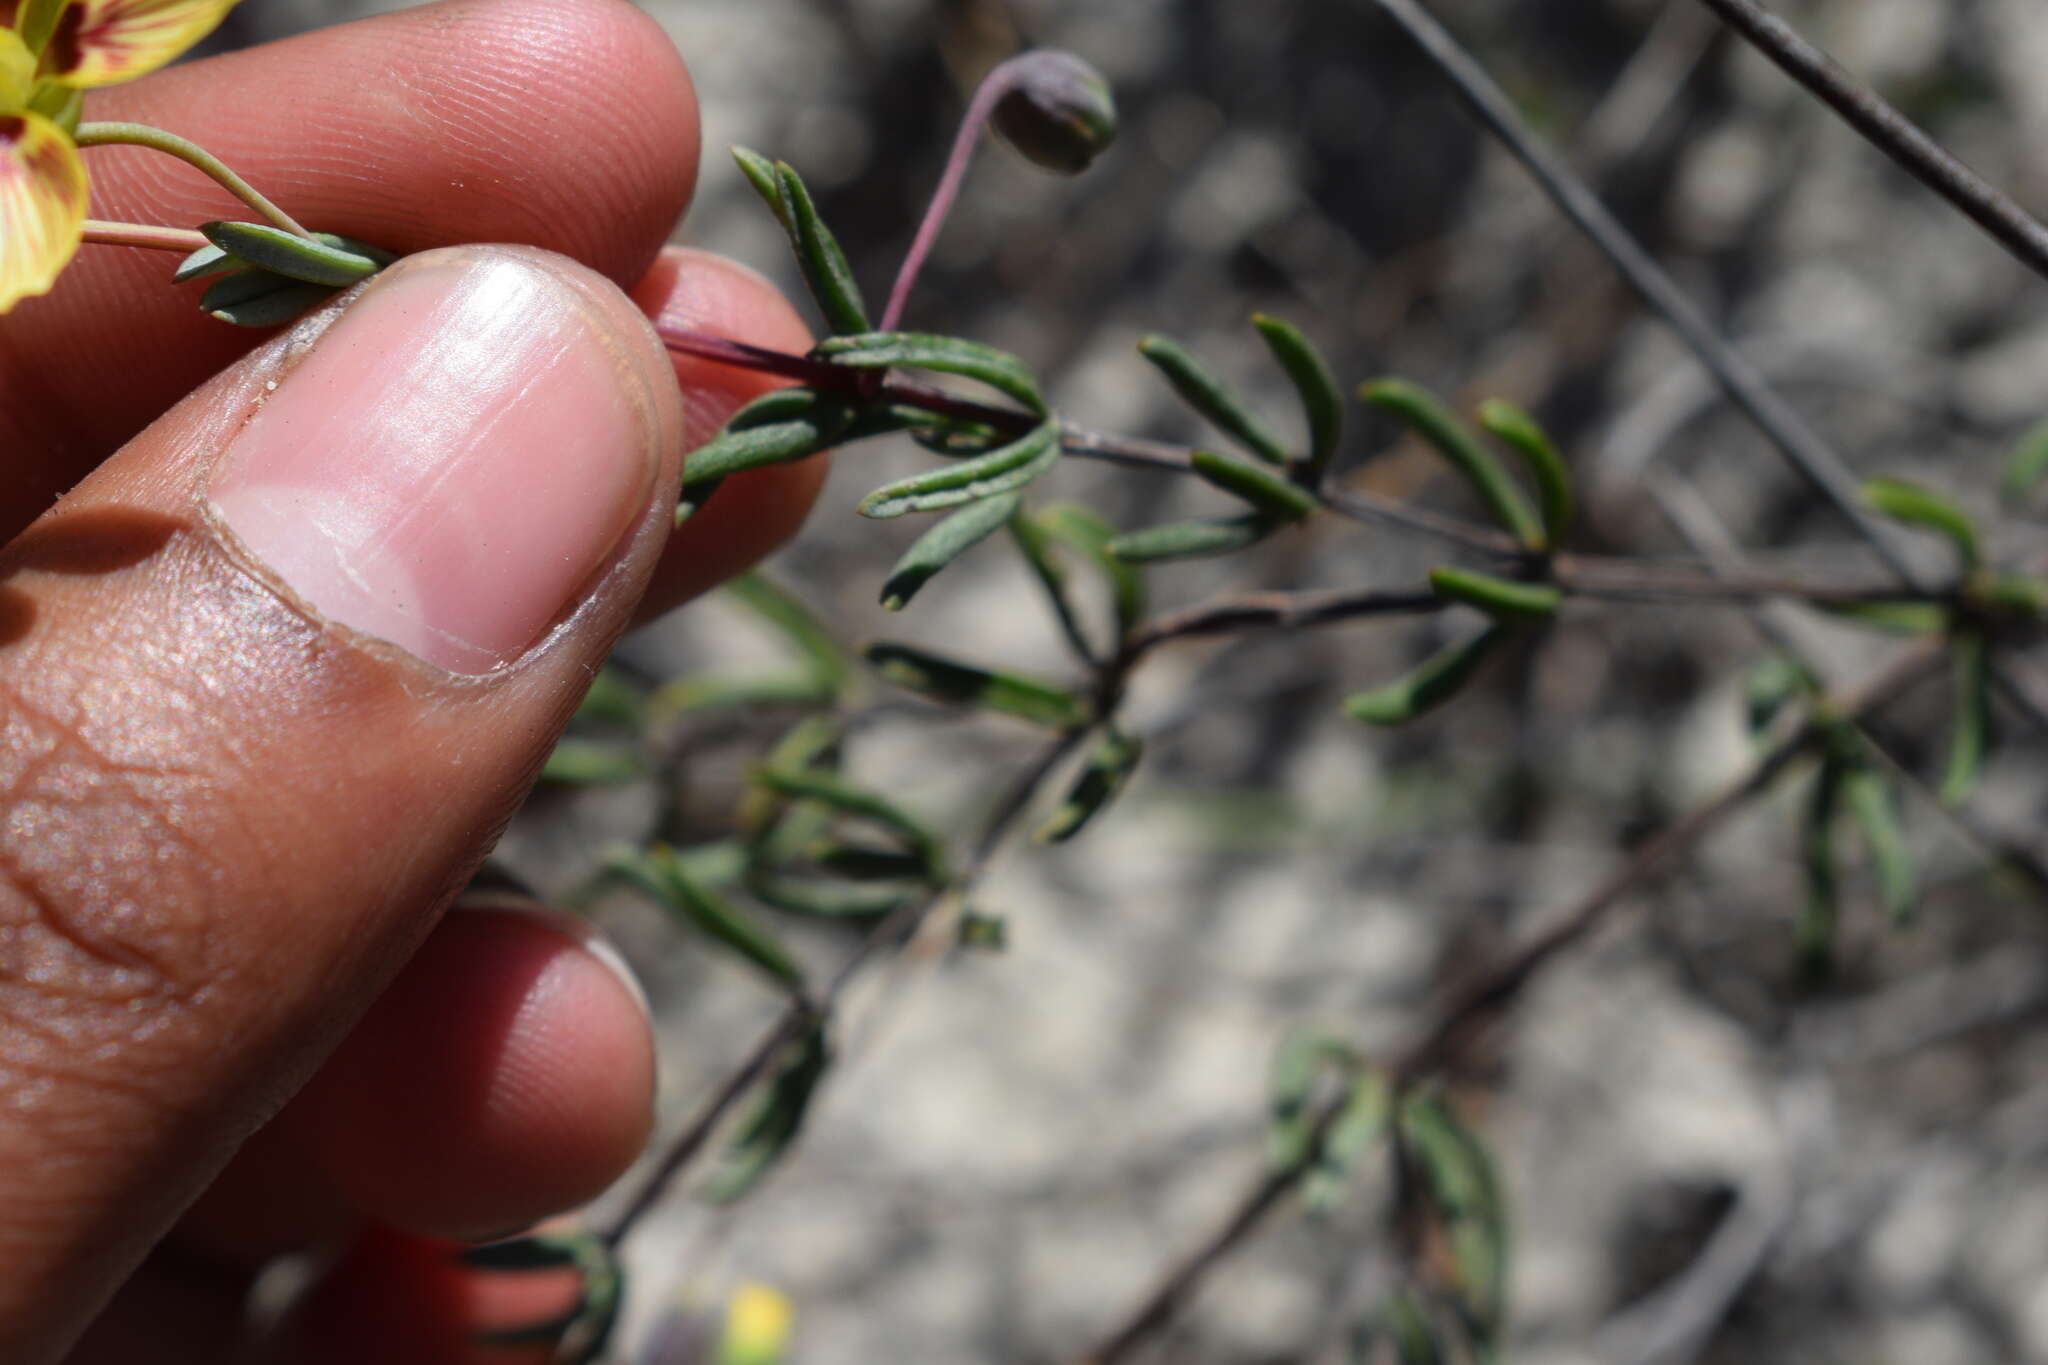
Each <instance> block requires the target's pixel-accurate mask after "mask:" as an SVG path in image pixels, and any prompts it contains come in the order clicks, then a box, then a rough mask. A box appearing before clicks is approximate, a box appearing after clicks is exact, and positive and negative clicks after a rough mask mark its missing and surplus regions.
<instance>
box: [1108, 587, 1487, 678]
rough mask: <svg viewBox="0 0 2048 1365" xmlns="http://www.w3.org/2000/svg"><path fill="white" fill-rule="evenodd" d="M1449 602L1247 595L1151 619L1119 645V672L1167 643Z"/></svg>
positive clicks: (1359, 594) (1413, 597)
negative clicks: (1120, 655) (1120, 654)
mask: <svg viewBox="0 0 2048 1365" xmlns="http://www.w3.org/2000/svg"><path fill="white" fill-rule="evenodd" d="M1450 605H1451V604H1450V602H1449V601H1448V600H1446V599H1445V598H1442V597H1439V596H1438V595H1437V594H1436V593H1434V592H1432V591H1430V590H1429V589H1428V588H1421V589H1413V590H1409V591H1388V590H1385V589H1378V588H1363V589H1352V588H1343V589H1335V590H1331V591H1326V592H1248V593H1240V594H1238V595H1236V596H1233V597H1219V598H1217V599H1215V600H1214V601H1211V602H1203V603H1201V604H1199V605H1197V606H1193V607H1188V608H1186V609H1184V610H1182V611H1176V612H1172V613H1170V614H1168V615H1165V616H1159V617H1155V618H1154V619H1152V620H1150V621H1147V622H1146V623H1144V624H1143V625H1141V626H1139V627H1138V628H1137V629H1136V630H1134V631H1133V632H1131V635H1130V638H1129V639H1127V640H1126V641H1125V642H1124V647H1123V654H1122V658H1121V660H1120V661H1119V662H1120V664H1121V666H1123V667H1126V668H1128V667H1129V666H1130V665H1131V664H1132V663H1134V662H1136V661H1137V659H1138V657H1139V656H1140V655H1142V654H1145V653H1146V652H1148V651H1149V650H1151V649H1153V648H1154V647H1156V646H1158V645H1162V644H1165V643H1166V642H1167V641H1169V640H1183V639H1190V638H1193V637H1196V636H1202V635H1225V634H1230V633H1233V632H1236V631H1240V630H1302V629H1306V628H1308V627H1311V626H1325V625H1330V624H1332V623H1334V622H1338V621H1353V620H1357V619H1358V618H1359V617H1361V616H1419V615H1422V614H1424V613H1427V612H1433V611H1442V610H1443V609H1444V608H1446V607H1448V606H1450Z"/></svg>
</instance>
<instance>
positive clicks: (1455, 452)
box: [1358, 379, 1543, 549]
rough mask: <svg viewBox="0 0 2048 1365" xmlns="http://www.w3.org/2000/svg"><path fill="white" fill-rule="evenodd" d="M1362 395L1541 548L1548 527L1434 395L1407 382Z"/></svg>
mask: <svg viewBox="0 0 2048 1365" xmlns="http://www.w3.org/2000/svg"><path fill="white" fill-rule="evenodd" d="M1358 396H1359V397H1360V398H1362V399H1364V400H1365V401H1366V402H1367V403H1369V404H1371V405H1372V406H1373V407H1376V408H1378V409H1380V410H1381V411H1382V412H1385V413H1388V414H1390V415H1391V416H1393V417H1395V418H1397V419H1398V420H1400V421H1401V422H1402V423H1403V424H1404V425H1406V426H1407V427H1408V428H1409V429H1410V430H1412V431H1414V432H1415V433H1416V434H1417V435H1418V436H1420V437H1422V439H1423V440H1425V441H1427V442H1429V444H1430V445H1432V446H1434V447H1435V448H1436V451H1437V453H1438V454H1440V455H1442V456H1443V457H1444V459H1445V460H1447V461H1449V462H1450V465H1451V467H1452V468H1453V469H1455V470H1457V471H1458V473H1459V474H1460V475H1462V476H1463V477H1464V479H1465V481H1466V482H1467V483H1469V484H1471V485H1472V488H1473V490H1474V491H1475V492H1477V493H1478V494H1479V497H1480V499H1481V501H1483V502H1484V503H1485V504H1486V506H1487V507H1488V509H1489V510H1491V511H1492V513H1493V515H1494V517H1495V518H1496V519H1498V520H1499V522H1500V524H1501V525H1502V526H1505V527H1506V528H1507V529H1508V531H1509V532H1510V533H1511V534H1512V535H1513V536H1514V537H1515V539H1516V540H1518V541H1520V542H1521V543H1522V544H1524V545H1526V546H1528V547H1529V548H1531V549H1540V548H1541V547H1542V545H1543V523H1542V522H1541V521H1539V520H1537V517H1536V514H1535V513H1534V512H1532V511H1531V510H1529V503H1528V501H1527V499H1525V498H1524V497H1523V496H1522V491H1521V490H1520V489H1519V488H1517V487H1515V483H1514V480H1513V479H1511V478H1509V477H1508V472H1507V470H1506V469H1504V468H1503V467H1502V466H1501V463H1500V461H1498V460H1496V459H1494V458H1493V455H1492V454H1491V453H1490V452H1489V451H1487V449H1486V448H1485V447H1484V446H1482V445H1480V444H1479V439H1478V437H1476V436H1474V435H1473V434H1472V432H1471V431H1470V430H1469V429H1468V428H1467V427H1466V426H1465V424H1464V423H1463V422H1461V421H1459V420H1458V419H1457V417H1456V416H1454V415H1453V414H1452V412H1451V410H1450V409H1449V408H1448V407H1446V406H1444V403H1443V401H1442V400H1441V399H1439V398H1438V397H1437V396H1436V395H1435V394H1433V393H1431V392H1430V391H1429V390H1428V389H1425V388H1423V387H1422V386H1421V385H1420V384H1414V383H1410V382H1409V381H1408V380H1405V379H1379V380H1374V381H1373V382H1372V383H1369V384H1366V385H1365V386H1363V387H1362V388H1360V389H1359V391H1358Z"/></svg>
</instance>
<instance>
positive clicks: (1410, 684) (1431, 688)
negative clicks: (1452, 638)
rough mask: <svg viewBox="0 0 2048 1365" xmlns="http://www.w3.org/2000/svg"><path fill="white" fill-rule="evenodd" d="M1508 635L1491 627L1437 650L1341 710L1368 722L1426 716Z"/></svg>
mask: <svg viewBox="0 0 2048 1365" xmlns="http://www.w3.org/2000/svg"><path fill="white" fill-rule="evenodd" d="M1507 635H1508V628H1507V627H1506V626H1493V627H1491V628H1489V629H1488V630H1487V631H1486V633H1485V634H1483V635H1475V636H1473V637H1472V638H1471V639H1469V640H1466V641H1465V642H1463V643H1462V644H1455V645H1451V646H1449V647H1447V648H1445V649H1442V650H1439V651H1438V652H1437V653H1435V654H1432V655H1431V656H1430V657H1429V658H1428V659H1426V660H1425V661H1424V662H1423V664H1422V666H1421V667H1420V668H1418V669H1416V670H1415V671H1414V672H1413V673H1410V674H1409V675H1408V676H1407V677H1405V678H1402V679H1400V680H1398V681H1396V682H1391V683H1388V684H1386V685H1385V686H1382V687H1376V688H1373V689H1372V690H1371V691H1368V692H1355V693H1353V694H1352V695H1351V696H1349V697H1347V698H1345V700H1344V710H1345V712H1346V713H1347V714H1348V715H1350V716H1351V717H1352V719H1354V720H1362V721H1364V722H1365V723H1366V724H1368V725H1400V724H1402V723H1404V722H1406V721H1411V720H1414V719H1415V718H1416V717H1417V716H1422V715H1426V714H1428V713H1429V712H1431V711H1434V710H1435V709H1436V708H1437V707H1439V706H1442V705H1443V704H1444V703H1445V702H1447V701H1449V700H1450V699H1451V698H1452V697H1455V696H1457V695H1458V692H1459V690H1460V689H1461V688H1463V687H1464V686H1465V684H1466V683H1468V682H1470V681H1471V680H1472V675H1473V674H1474V673H1476V672H1477V671H1478V670H1479V665H1480V664H1482V663H1484V662H1485V661H1486V656H1487V655H1489V654H1491V653H1492V652H1493V651H1494V649H1495V648H1496V647H1498V646H1499V644H1500V642H1501V641H1502V640H1503V639H1505V638H1507Z"/></svg>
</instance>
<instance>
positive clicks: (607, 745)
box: [540, 739, 647, 787]
mask: <svg viewBox="0 0 2048 1365" xmlns="http://www.w3.org/2000/svg"><path fill="white" fill-rule="evenodd" d="M646 772H647V759H646V757H645V756H644V755H643V754H641V752H640V748H639V746H638V745H636V744H628V743H621V742H618V741H611V740H605V741H600V740H590V739H564V740H562V741H560V742H559V743H557V744H556V745H555V747H554V751H553V752H551V753H550V754H549V755H548V761H547V763H546V765H545V766H543V767H542V768H541V770H540V780H541V781H543V782H557V783H562V784H564V785H567V786H577V787H592V786H602V785H605V784H607V783H613V782H630V781H632V780H633V779H634V778H636V777H642V776H645V775H646Z"/></svg>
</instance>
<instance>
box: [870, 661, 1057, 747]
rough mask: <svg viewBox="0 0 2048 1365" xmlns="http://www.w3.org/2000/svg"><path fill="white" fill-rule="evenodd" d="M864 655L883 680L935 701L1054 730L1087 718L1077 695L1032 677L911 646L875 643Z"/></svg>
mask: <svg viewBox="0 0 2048 1365" xmlns="http://www.w3.org/2000/svg"><path fill="white" fill-rule="evenodd" d="M866 654H867V661H868V663H869V664H870V665H871V666H872V667H873V668H874V670H875V671H876V672H877V673H880V674H881V675H882V676H883V677H884V678H887V679H888V680H889V681H890V682H892V683H895V684H896V685H897V686H899V687H907V688H909V689H910V690H911V691H913V692H917V693H921V694H922V695H924V696H927V697H930V698H932V699H933V700H935V701H943V702H952V703H954V704H957V705H962V706H978V707H981V708H982V709H983V710H987V711H1000V712H1002V713H1003V714H1004V715H1009V716H1015V717H1017V718H1018V719H1019V720H1028V721H1030V722H1031V723H1032V724H1034V725H1043V726H1045V727H1047V728H1048V729H1053V730H1070V729H1072V728H1073V727H1074V726H1076V725H1079V724H1081V723H1083V722H1084V721H1085V720H1086V719H1087V717H1088V706H1087V703H1086V702H1084V701H1083V700H1082V699H1081V698H1080V697H1077V696H1075V695H1074V694H1073V693H1071V692H1069V691H1067V690H1066V689H1065V688H1062V687H1059V686H1056V685H1055V684H1053V683H1049V682H1042V681H1040V680H1039V679H1036V678H1027V677H1024V676H1022V675H1021V674H1016V673H999V672H992V671H990V670H988V669H985V668H976V667H974V666H973V665H972V664H963V663H957V662H955V661H954V660H951V659H946V658H941V657H940V656H938V655H936V654H929V653H926V652H925V651H924V650H921V649H914V648H912V647H911V646H909V645H897V644H873V645H869V646H868V647H867V650H866Z"/></svg>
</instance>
